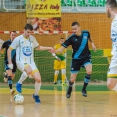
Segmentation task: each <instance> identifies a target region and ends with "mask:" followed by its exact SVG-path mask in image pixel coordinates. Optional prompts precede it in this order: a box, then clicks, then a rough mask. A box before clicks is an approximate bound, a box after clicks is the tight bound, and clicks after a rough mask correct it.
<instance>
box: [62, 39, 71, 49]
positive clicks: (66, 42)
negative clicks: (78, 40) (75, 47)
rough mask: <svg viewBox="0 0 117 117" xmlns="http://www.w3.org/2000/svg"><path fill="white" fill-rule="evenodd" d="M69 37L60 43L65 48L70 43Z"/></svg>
mask: <svg viewBox="0 0 117 117" xmlns="http://www.w3.org/2000/svg"><path fill="white" fill-rule="evenodd" d="M71 39H72V37H68V38H67V40H65V42H64V43H63V44H62V46H63V47H65V48H67V47H68V46H69V45H71V43H72V41H71Z"/></svg>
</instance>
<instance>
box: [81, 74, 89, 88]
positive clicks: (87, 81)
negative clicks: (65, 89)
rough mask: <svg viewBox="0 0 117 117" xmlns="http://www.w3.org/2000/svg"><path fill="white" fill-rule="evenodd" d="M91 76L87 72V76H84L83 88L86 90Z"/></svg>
mask: <svg viewBox="0 0 117 117" xmlns="http://www.w3.org/2000/svg"><path fill="white" fill-rule="evenodd" d="M90 77H91V75H89V74H86V76H85V78H84V85H83V88H82V89H83V90H86V87H87V85H88V83H89V81H90Z"/></svg>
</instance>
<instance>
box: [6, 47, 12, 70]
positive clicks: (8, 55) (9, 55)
mask: <svg viewBox="0 0 117 117" xmlns="http://www.w3.org/2000/svg"><path fill="white" fill-rule="evenodd" d="M12 49H13V48H11V47H9V48H8V50H7V58H8V67H9V68H10V69H13V64H12V60H11V51H12Z"/></svg>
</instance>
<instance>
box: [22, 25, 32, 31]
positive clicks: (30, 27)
mask: <svg viewBox="0 0 117 117" xmlns="http://www.w3.org/2000/svg"><path fill="white" fill-rule="evenodd" d="M24 29H25V30H27V29H29V30H33V26H32V25H31V24H26V25H25V27H24Z"/></svg>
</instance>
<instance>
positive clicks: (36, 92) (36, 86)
mask: <svg viewBox="0 0 117 117" xmlns="http://www.w3.org/2000/svg"><path fill="white" fill-rule="evenodd" d="M40 87H41V83H37V82H35V93H34V95H38V92H39V90H40Z"/></svg>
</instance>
